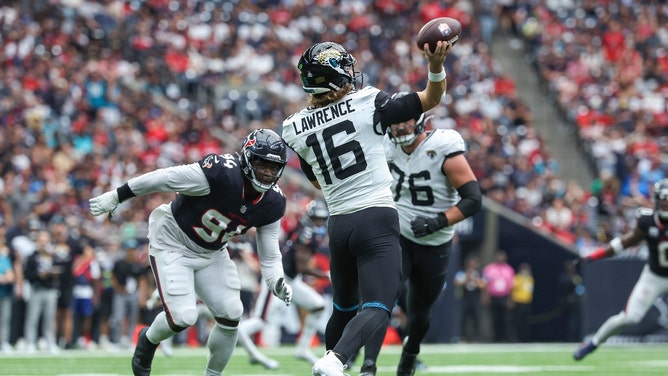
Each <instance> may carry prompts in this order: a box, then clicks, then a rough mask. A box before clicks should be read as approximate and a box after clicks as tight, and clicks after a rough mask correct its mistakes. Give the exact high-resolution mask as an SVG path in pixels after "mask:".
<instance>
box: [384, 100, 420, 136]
mask: <svg viewBox="0 0 668 376" xmlns="http://www.w3.org/2000/svg"><path fill="white" fill-rule="evenodd" d="M376 107H377V108H378V114H379V117H380V119H379V121H380V124H381V126H382V129H383V132H385V131H386V130H387V128H388V127H389V126H390V125H392V124H397V123H403V122H404V121H408V120H410V119H417V118H418V117H420V115H422V112H423V111H422V102H420V97H419V96H418V95H417V93H415V92H411V93H409V94H408V95H404V96H402V97H399V98H397V99H392V98H391V97H390V96H389V95H388V94H387V93H385V92H384V91H381V92H380V93H378V96H377V97H376Z"/></svg>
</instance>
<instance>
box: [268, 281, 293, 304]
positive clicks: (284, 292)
mask: <svg viewBox="0 0 668 376" xmlns="http://www.w3.org/2000/svg"><path fill="white" fill-rule="evenodd" d="M271 291H272V292H273V293H274V295H276V297H277V298H279V299H281V300H282V301H284V302H285V305H287V306H289V305H290V302H292V287H290V285H288V284H287V283H285V278H283V277H281V278H279V279H278V280H277V281H276V283H274V288H273V289H271Z"/></svg>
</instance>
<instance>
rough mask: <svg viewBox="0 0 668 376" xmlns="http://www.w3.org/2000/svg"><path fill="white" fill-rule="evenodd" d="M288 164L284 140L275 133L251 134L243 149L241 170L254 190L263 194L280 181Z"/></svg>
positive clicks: (268, 131) (260, 130) (266, 131)
mask: <svg viewBox="0 0 668 376" xmlns="http://www.w3.org/2000/svg"><path fill="white" fill-rule="evenodd" d="M286 163H287V150H286V146H285V143H283V140H282V139H281V138H280V136H278V134H276V133H275V132H274V131H271V130H268V129H258V130H255V131H253V132H251V133H250V134H249V135H248V136H247V137H246V139H245V140H244V146H243V147H242V148H241V169H242V171H243V173H244V176H246V178H247V179H248V180H249V181H250V182H251V183H252V184H253V188H254V189H255V190H256V191H258V192H260V193H262V192H266V191H267V190H269V189H271V187H273V186H274V185H275V184H276V183H277V182H278V179H280V177H281V175H282V174H283V170H284V169H285V165H286Z"/></svg>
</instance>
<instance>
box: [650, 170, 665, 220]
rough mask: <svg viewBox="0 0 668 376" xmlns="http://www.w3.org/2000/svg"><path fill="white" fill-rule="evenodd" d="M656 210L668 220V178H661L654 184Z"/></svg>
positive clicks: (661, 216)
mask: <svg viewBox="0 0 668 376" xmlns="http://www.w3.org/2000/svg"><path fill="white" fill-rule="evenodd" d="M653 191H654V192H653V193H654V194H653V196H654V210H656V212H657V214H658V215H659V218H661V219H662V220H664V221H668V179H663V180H659V181H658V182H656V183H655V184H654V190H653Z"/></svg>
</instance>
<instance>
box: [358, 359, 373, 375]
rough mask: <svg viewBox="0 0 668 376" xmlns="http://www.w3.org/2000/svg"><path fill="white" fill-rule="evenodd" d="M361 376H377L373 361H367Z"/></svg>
mask: <svg viewBox="0 0 668 376" xmlns="http://www.w3.org/2000/svg"><path fill="white" fill-rule="evenodd" d="M360 376H376V363H375V362H374V361H373V360H371V359H367V360H365V361H364V363H363V364H362V369H361V370H360Z"/></svg>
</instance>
